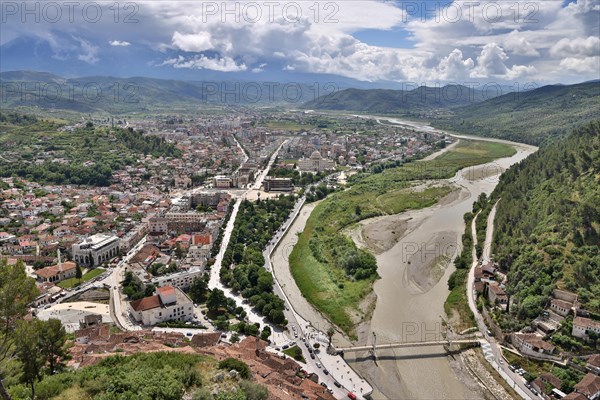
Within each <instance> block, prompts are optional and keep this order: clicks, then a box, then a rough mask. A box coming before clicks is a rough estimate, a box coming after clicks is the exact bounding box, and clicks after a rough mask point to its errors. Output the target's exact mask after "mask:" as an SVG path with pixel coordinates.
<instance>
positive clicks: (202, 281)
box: [188, 276, 209, 303]
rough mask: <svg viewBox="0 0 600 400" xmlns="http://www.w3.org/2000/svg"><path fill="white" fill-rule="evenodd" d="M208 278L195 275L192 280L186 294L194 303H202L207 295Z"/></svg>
mask: <svg viewBox="0 0 600 400" xmlns="http://www.w3.org/2000/svg"><path fill="white" fill-rule="evenodd" d="M208 293H209V289H208V280H207V279H206V278H205V277H203V276H197V277H195V278H194V280H193V281H192V284H191V285H190V289H189V292H188V295H189V296H190V298H191V299H192V301H193V302H194V303H204V302H205V301H206V299H207V297H208Z"/></svg>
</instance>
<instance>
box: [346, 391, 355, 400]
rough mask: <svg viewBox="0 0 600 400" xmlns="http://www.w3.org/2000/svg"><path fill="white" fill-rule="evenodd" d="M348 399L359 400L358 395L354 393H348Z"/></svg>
mask: <svg viewBox="0 0 600 400" xmlns="http://www.w3.org/2000/svg"><path fill="white" fill-rule="evenodd" d="M348 398H349V399H352V400H356V399H357V397H356V395H355V394H354V393H352V392H348Z"/></svg>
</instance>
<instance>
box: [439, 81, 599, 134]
mask: <svg viewBox="0 0 600 400" xmlns="http://www.w3.org/2000/svg"><path fill="white" fill-rule="evenodd" d="M598 118H600V82H587V83H580V84H577V85H570V86H559V85H556V86H543V87H541V88H538V89H535V90H531V91H528V92H520V93H519V92H515V93H508V94H505V95H503V96H499V97H495V98H493V99H489V100H486V101H484V102H481V103H477V104H471V105H469V106H467V107H460V108H457V109H453V110H452V114H451V115H450V116H449V117H445V118H439V119H437V120H434V121H432V124H433V125H434V126H437V127H439V128H442V129H448V130H453V131H456V132H460V133H467V134H472V135H477V136H490V137H496V138H501V139H507V140H513V141H515V142H524V143H529V144H535V145H539V144H540V143H542V142H543V141H544V140H545V139H546V138H548V137H557V136H564V135H566V134H567V133H569V132H570V131H571V130H572V129H574V128H576V127H578V126H580V125H581V124H584V123H586V122H590V121H592V120H595V119H598Z"/></svg>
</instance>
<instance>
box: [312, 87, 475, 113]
mask: <svg viewBox="0 0 600 400" xmlns="http://www.w3.org/2000/svg"><path fill="white" fill-rule="evenodd" d="M483 100H484V97H483V93H482V92H481V91H479V90H476V89H473V88H468V87H466V86H461V85H447V86H444V87H442V88H439V87H425V86H421V87H419V88H417V89H413V90H385V89H345V90H341V91H337V92H334V93H331V94H328V95H326V96H321V97H319V98H318V99H315V100H312V101H309V102H307V103H305V104H304V106H303V107H304V108H307V109H317V110H345V111H360V112H368V113H379V114H406V113H408V112H412V111H422V110H433V109H440V108H449V107H459V106H465V105H467V104H473V103H477V102H480V101H483Z"/></svg>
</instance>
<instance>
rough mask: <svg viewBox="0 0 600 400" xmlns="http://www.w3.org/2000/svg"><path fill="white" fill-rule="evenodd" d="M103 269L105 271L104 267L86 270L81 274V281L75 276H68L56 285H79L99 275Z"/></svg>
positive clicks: (66, 287) (71, 286)
mask: <svg viewBox="0 0 600 400" xmlns="http://www.w3.org/2000/svg"><path fill="white" fill-rule="evenodd" d="M104 271H106V270H105V269H104V268H94V269H92V270H91V271H88V272H86V273H85V274H83V276H82V277H81V282H80V281H79V279H77V278H69V279H65V280H64V281H62V282H59V283H58V286H60V287H61V288H63V289H70V288H74V287H75V286H79V285H80V284H81V283H85V282H87V281H89V280H91V279H94V278H95V277H97V276H98V275H101V274H102V273H103V272H104Z"/></svg>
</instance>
